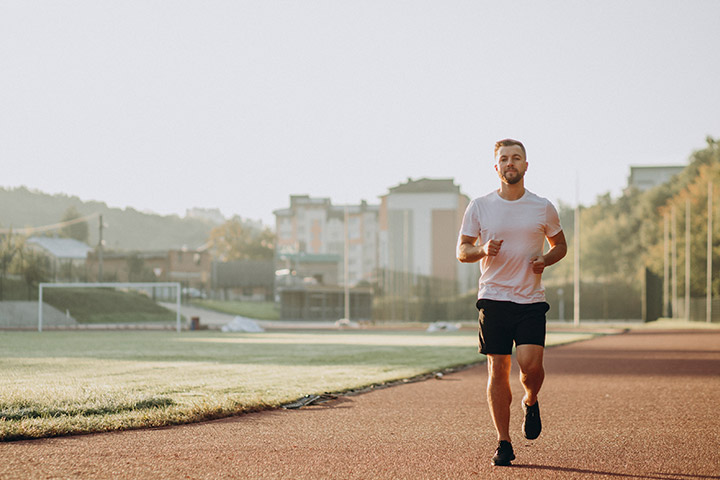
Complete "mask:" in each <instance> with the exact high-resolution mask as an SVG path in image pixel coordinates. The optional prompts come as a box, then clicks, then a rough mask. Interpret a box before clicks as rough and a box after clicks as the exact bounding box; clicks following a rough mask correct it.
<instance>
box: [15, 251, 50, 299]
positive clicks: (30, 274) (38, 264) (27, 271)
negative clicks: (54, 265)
mask: <svg viewBox="0 0 720 480" xmlns="http://www.w3.org/2000/svg"><path fill="white" fill-rule="evenodd" d="M21 255H22V267H21V268H22V276H23V278H24V279H25V284H26V285H27V292H28V300H32V296H33V295H32V294H33V292H34V289H35V288H36V287H37V285H38V284H39V283H40V282H44V281H45V280H47V278H48V274H49V271H50V265H49V260H48V258H47V257H46V256H45V255H44V254H42V253H40V252H36V251H34V250H29V249H24V250H23V251H22V253H21Z"/></svg>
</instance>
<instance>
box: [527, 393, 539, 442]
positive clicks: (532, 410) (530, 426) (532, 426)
mask: <svg viewBox="0 0 720 480" xmlns="http://www.w3.org/2000/svg"><path fill="white" fill-rule="evenodd" d="M522 404H523V410H525V421H524V422H523V425H522V430H523V435H525V438H527V439H528V440H535V439H536V438H538V437H539V436H540V432H541V431H542V423H541V422H540V404H539V402H535V405H525V402H522Z"/></svg>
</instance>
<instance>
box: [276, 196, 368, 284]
mask: <svg viewBox="0 0 720 480" xmlns="http://www.w3.org/2000/svg"><path fill="white" fill-rule="evenodd" d="M379 211H380V207H379V206H378V205H369V204H368V203H367V202H365V201H363V202H362V203H361V204H360V205H333V204H332V202H331V201H330V199H329V198H311V197H310V196H308V195H292V196H290V207H289V208H285V209H282V210H276V211H275V212H273V213H274V214H275V222H276V231H277V254H278V257H279V258H286V259H287V258H289V256H291V255H295V254H307V255H325V256H328V255H330V256H333V257H332V258H334V259H336V260H335V261H336V266H335V267H332V268H333V269H335V270H336V272H337V274H336V275H332V274H331V273H330V272H327V271H326V272H323V273H322V277H323V279H324V280H323V283H326V284H330V282H329V279H333V278H334V279H335V280H336V281H337V283H336V284H342V283H343V282H344V278H345V277H344V275H345V274H344V258H345V237H346V231H345V219H346V218H347V241H348V284H349V285H357V284H358V283H360V282H363V281H366V282H374V281H375V279H376V274H377V266H378V234H379V231H378V226H379V223H378V215H379ZM283 262H284V261H283ZM283 268H287V267H286V266H285V265H284V263H282V262H281V263H279V264H278V269H283ZM325 268H328V267H327V265H325ZM305 273H308V272H305ZM309 273H310V274H309V276H311V277H312V276H314V275H313V274H312V272H309ZM333 283H334V282H333Z"/></svg>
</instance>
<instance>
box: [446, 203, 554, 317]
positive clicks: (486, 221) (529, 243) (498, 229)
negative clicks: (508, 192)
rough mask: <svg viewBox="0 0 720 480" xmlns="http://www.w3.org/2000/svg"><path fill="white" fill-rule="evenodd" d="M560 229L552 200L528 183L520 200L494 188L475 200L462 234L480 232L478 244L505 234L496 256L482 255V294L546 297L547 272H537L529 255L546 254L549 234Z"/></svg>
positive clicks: (507, 297) (525, 299)
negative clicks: (544, 275) (509, 198)
mask: <svg viewBox="0 0 720 480" xmlns="http://www.w3.org/2000/svg"><path fill="white" fill-rule="evenodd" d="M561 231H562V226H561V225H560V217H559V216H558V213H557V210H556V209H555V207H554V206H553V204H552V203H550V201H549V200H547V199H545V198H543V197H540V196H538V195H536V194H534V193H532V192H530V191H529V190H527V189H526V190H525V194H524V195H523V196H522V197H521V198H519V199H518V200H513V201H510V200H505V199H503V198H502V197H501V196H500V195H499V194H498V192H497V191H494V192H492V193H490V194H488V195H485V196H483V197H479V198H476V199H475V200H473V201H472V202H470V205H468V208H467V210H465V216H464V217H463V223H462V227H461V228H460V234H461V235H467V236H469V237H479V238H480V241H479V242H478V243H479V244H485V243H486V242H488V241H489V240H503V244H502V246H501V247H500V251H499V252H498V254H497V255H496V256H494V257H490V256H486V257H483V258H482V260H481V261H480V282H479V288H478V298H484V299H488V300H500V301H510V302H515V303H536V302H544V301H545V289H544V287H543V286H542V282H541V277H542V275H539V274H536V273H533V271H532V265H531V263H530V259H531V258H533V257H535V256H538V255H542V252H543V246H544V244H545V237H553V236H555V235H557V234H558V233H560V232H561Z"/></svg>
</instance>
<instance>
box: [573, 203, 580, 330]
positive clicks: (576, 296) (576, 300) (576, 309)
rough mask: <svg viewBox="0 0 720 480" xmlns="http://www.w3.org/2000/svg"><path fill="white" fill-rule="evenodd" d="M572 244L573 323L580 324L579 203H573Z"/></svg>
mask: <svg viewBox="0 0 720 480" xmlns="http://www.w3.org/2000/svg"><path fill="white" fill-rule="evenodd" d="M573 235H574V238H573V245H574V246H575V248H574V250H575V258H574V259H573V260H574V264H573V267H574V268H573V270H574V286H573V324H574V325H575V326H578V325H580V204H579V203H577V204H576V205H575V226H574V234H573Z"/></svg>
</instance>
